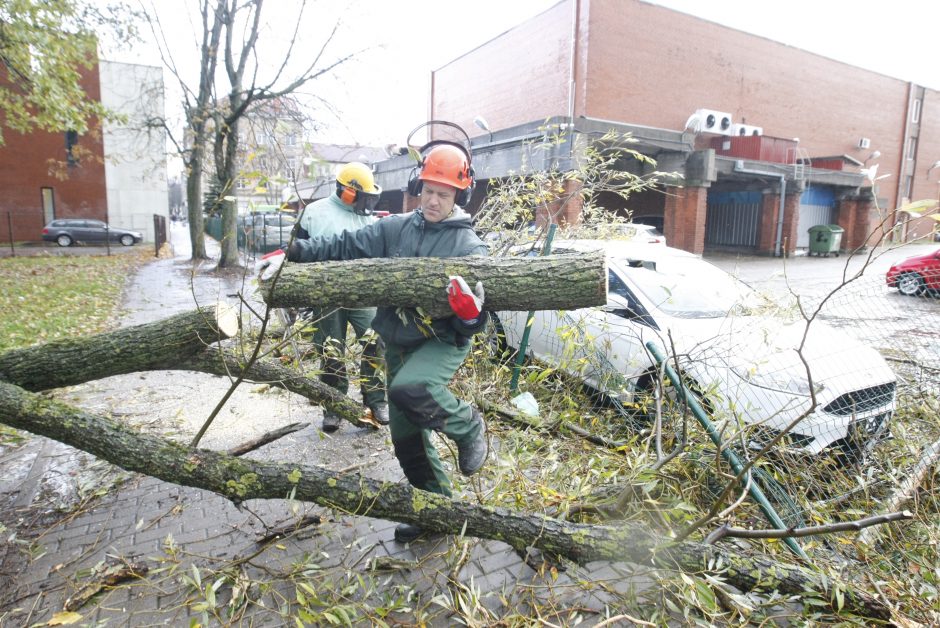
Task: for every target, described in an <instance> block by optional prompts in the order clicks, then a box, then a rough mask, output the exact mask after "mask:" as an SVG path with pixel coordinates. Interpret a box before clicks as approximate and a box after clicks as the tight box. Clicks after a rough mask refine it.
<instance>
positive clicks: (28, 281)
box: [0, 248, 153, 353]
mask: <svg viewBox="0 0 940 628" xmlns="http://www.w3.org/2000/svg"><path fill="white" fill-rule="evenodd" d="M152 259H153V251H152V249H147V248H141V250H140V251H138V252H134V253H126V254H121V255H112V256H111V257H107V256H101V257H94V256H85V255H80V256H75V257H60V256H37V257H9V258H3V259H0V312H3V316H2V317H0V353H2V352H4V351H8V350H10V349H16V348H19V347H28V346H30V345H35V344H40V343H43V342H48V341H50V340H55V339H57V338H66V337H71V336H76V335H79V336H80V335H85V334H92V333H96V332H99V331H103V330H105V329H107V328H108V327H109V326H110V324H111V322H112V321H113V320H114V314H115V313H116V312H117V309H118V307H120V304H121V293H122V292H123V290H124V284H125V282H126V281H127V279H128V278H129V276H130V274H131V273H132V272H133V270H134V269H135V268H136V267H137V266H139V265H140V264H142V263H145V262H147V261H149V260H152Z"/></svg>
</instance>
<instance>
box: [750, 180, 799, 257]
mask: <svg viewBox="0 0 940 628" xmlns="http://www.w3.org/2000/svg"><path fill="white" fill-rule="evenodd" d="M763 194H764V199H763V201H762V205H761V215H760V227H759V230H758V236H757V252H758V253H760V254H761V255H776V254H777V223H778V222H780V188H778V187H774V188H767V189H766V190H764V191H763ZM801 194H802V192H801V191H800V190H799V189H797V190H795V191H793V190H791V189H790V188H789V187H788V188H787V198H786V200H785V201H784V207H783V225H782V226H781V229H780V239H781V242H780V252H781V254H783V255H786V256H789V255H792V254H793V252H794V251H796V236H797V233H796V231H797V229H798V227H799V222H800V195H801Z"/></svg>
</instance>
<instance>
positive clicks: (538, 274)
mask: <svg viewBox="0 0 940 628" xmlns="http://www.w3.org/2000/svg"><path fill="white" fill-rule="evenodd" d="M451 275H461V276H463V278H464V279H466V280H467V283H468V284H470V287H471V288H472V287H473V286H474V285H476V282H477V281H482V282H483V287H484V289H485V291H486V302H485V307H486V309H487V310H491V311H494V312H496V311H502V310H519V311H529V310H573V309H577V308H581V307H592V306H595V305H604V304H605V303H606V302H607V263H606V261H605V259H604V256H603V254H601V253H578V254H568V255H549V256H547V257H520V258H508V257H445V258H431V257H420V258H417V257H399V258H392V259H385V258H382V259H360V260H351V261H344V262H319V263H313V264H290V263H288V264H285V265H284V267H283V269H282V270H281V274H280V276H279V277H278V278H277V280H276V282H275V281H273V280H272V281H266V282H261V295H262V297H263V298H264V300H265V302H266V303H267V304H268V305H270V306H272V307H279V308H284V307H311V306H318V307H325V308H331V307H371V306H376V305H379V306H387V307H407V308H421V309H422V310H423V311H424V312H425V313H426V314H428V315H429V316H431V317H432V318H437V317H441V316H447V315H449V314H450V313H451V310H450V307H449V306H448V304H447V293H446V287H447V280H448V277H450V276H451ZM272 285H273V286H274V288H273V291H272Z"/></svg>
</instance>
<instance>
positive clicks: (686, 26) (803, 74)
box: [432, 0, 940, 205]
mask: <svg viewBox="0 0 940 628" xmlns="http://www.w3.org/2000/svg"><path fill="white" fill-rule="evenodd" d="M575 1H576V0H568V1H567V2H562V3H559V4H558V5H556V6H554V7H553V8H551V9H549V10H548V11H546V12H544V13H542V14H541V15H539V16H536V17H535V18H533V19H532V20H530V21H529V22H526V23H525V24H522V25H520V26H518V27H516V28H514V29H512V30H510V31H508V32H506V33H504V34H503V35H501V36H500V37H498V38H496V39H494V40H492V41H490V42H488V43H486V44H484V45H482V46H480V47H479V48H477V49H475V50H473V51H471V52H469V53H467V54H466V55H464V56H463V57H461V58H459V59H457V60H456V61H454V62H452V63H450V64H448V65H446V66H444V67H443V68H441V69H440V70H438V71H437V72H435V73H434V76H433V79H434V93H433V95H432V100H433V103H432V111H433V113H434V115H435V116H437V117H440V118H444V119H449V120H454V121H456V122H458V123H460V124H462V125H464V126H465V127H466V128H474V129H475V127H473V124H472V120H473V117H474V115H483V116H484V117H486V118H487V119H488V121H489V123H490V126H491V127H492V128H493V129H499V128H504V127H507V126H512V125H516V124H522V123H525V122H531V121H533V120H538V119H541V118H545V117H548V116H552V115H566V114H567V102H568V99H567V95H568V80H569V63H568V60H569V56H568V51H569V48H570V36H571V28H572V20H573V19H574V16H573V4H572V3H573V2H575ZM579 6H580V17H579V37H578V50H577V57H576V59H577V63H576V65H577V70H576V80H577V84H578V88H577V95H578V98H577V99H576V107H575V116H578V115H582V114H583V115H586V116H588V117H592V118H600V119H609V120H617V121H622V122H628V123H635V124H641V125H646V126H653V127H659V128H666V129H681V128H682V127H683V125H684V124H685V122H686V120H687V119H688V117H689V116H690V115H691V114H692V113H693V112H694V111H695V110H696V109H699V108H708V109H715V110H719V111H727V112H729V113H731V114H732V116H733V119H734V121H735V122H737V123H747V124H752V125H756V126H761V127H763V129H764V133H765V134H766V135H770V136H774V137H781V138H788V139H789V138H794V137H799V138H800V148H802V149H804V150H805V151H806V152H807V153H808V154H809V155H811V156H812V155H816V156H820V155H841V154H847V155H850V156H852V157H854V158H856V159H858V160H859V161H864V160H865V159H866V158H867V157H868V155H869V154H870V153H871V152H872V151H873V150H876V149H877V150H879V151H881V157H880V158H879V159H878V160H877V161H878V163H879V164H880V169H879V174H882V173H889V174H892V175H894V177H893V178H889V179H885V180H883V182H882V185H881V186H880V187H881V194H882V195H884V196H887V197H888V203H889V204H892V205H893V204H894V203H895V200H896V199H895V197H896V193H897V187H898V182H899V173H900V172H901V165H902V161H901V158H902V155H901V151H902V148H903V143H904V131H903V128H902V127H903V121H904V120H905V117H906V115H907V107H908V91H909V90H908V83H906V82H904V81H901V80H899V79H895V78H891V77H887V76H884V75H881V74H877V73H874V72H870V71H867V70H863V69H860V68H855V67H852V66H850V65H847V64H844V63H841V62H838V61H833V60H831V59H827V58H825V57H822V56H819V55H816V54H813V53H809V52H805V51H802V50H799V49H797V48H793V47H790V46H787V45H784V44H780V43H777V42H774V41H771V40H769V39H765V38H763V37H758V36H755V35H750V34H747V33H743V32H740V31H735V30H733V29H731V28H727V27H725V26H720V25H718V24H714V23H711V22H707V21H705V20H702V19H700V18H697V17H693V16H689V15H685V14H683V13H679V12H677V11H672V10H670V9H667V8H664V7H660V6H656V5H652V4H645V3H643V2H641V1H639V0H580V5H579ZM767 19H772V16H771V15H768V18H767ZM923 120H924V121H925V122H924V125H923V128H922V130H921V139H920V142H921V143H922V146H921V150H920V151H919V165H918V173H917V176H918V177H920V178H924V171H925V169H926V168H928V167H929V166H930V164H932V163H933V162H934V161H936V160H938V159H940V128H938V127H940V95H938V93H937V92H934V91H930V90H928V92H927V97H926V100H925V103H924V110H923ZM862 137H867V138H869V139H870V140H871V146H870V148H868V149H860V148H858V140H859V139H860V138H862ZM927 187H928V186H927V184H926V182H920V183H919V184H918V186H917V187H916V188H915V190H916V193H915V194H914V197H915V198H918V197H924V196H928V195H929V193H930V191H929V190H928V189H926V188H927Z"/></svg>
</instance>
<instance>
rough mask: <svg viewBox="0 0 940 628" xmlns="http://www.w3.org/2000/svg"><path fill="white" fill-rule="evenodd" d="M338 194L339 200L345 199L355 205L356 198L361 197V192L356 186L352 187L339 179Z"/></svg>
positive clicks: (344, 200)
mask: <svg viewBox="0 0 940 628" xmlns="http://www.w3.org/2000/svg"><path fill="white" fill-rule="evenodd" d="M336 196H338V197H339V200H341V201H343V202H344V203H346V204H347V205H354V204H355V203H356V199H357V198H358V197H359V192H358V190H356V188H353V187H350V186H348V185H343V184H342V183H340V182H339V181H337V182H336Z"/></svg>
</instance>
